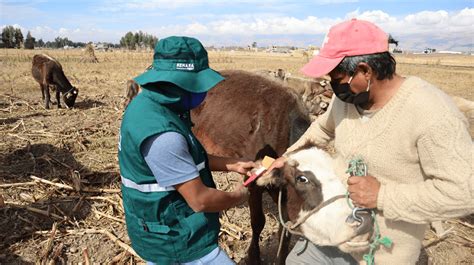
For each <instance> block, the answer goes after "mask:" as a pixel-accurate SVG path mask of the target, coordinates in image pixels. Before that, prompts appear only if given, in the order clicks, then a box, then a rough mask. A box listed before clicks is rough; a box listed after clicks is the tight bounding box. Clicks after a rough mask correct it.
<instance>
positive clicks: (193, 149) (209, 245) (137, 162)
mask: <svg viewBox="0 0 474 265" xmlns="http://www.w3.org/2000/svg"><path fill="white" fill-rule="evenodd" d="M174 101H176V100H175V99H172V98H169V97H166V96H164V95H162V94H160V93H157V92H153V91H149V90H147V89H143V90H142V92H141V93H140V94H139V95H137V97H136V98H135V99H134V100H133V101H132V102H131V103H130V104H129V105H128V107H127V109H126V111H125V113H124V116H123V121H122V125H121V128H120V136H119V137H120V139H119V155H118V157H119V165H120V175H121V177H122V196H123V205H124V209H125V219H126V223H127V231H128V235H129V237H130V240H131V242H132V247H133V249H134V250H135V251H136V252H137V254H138V255H140V257H142V258H143V259H145V260H146V261H152V262H155V263H158V264H172V263H181V262H189V261H193V260H196V259H199V258H201V257H203V256H205V255H206V254H208V253H210V252H211V251H212V250H213V249H214V248H216V247H217V246H218V244H217V242H218V241H217V240H218V238H217V237H218V233H219V229H220V224H219V214H218V213H203V212H199V213H196V212H194V211H193V210H192V209H191V208H190V207H189V206H188V204H187V203H186V201H185V200H184V198H183V197H182V196H181V194H179V192H177V191H175V190H174V188H172V187H171V188H163V187H160V186H159V185H158V183H157V182H156V180H155V177H154V176H153V173H152V172H151V171H150V169H149V168H148V165H147V164H146V162H145V160H144V158H143V156H142V154H141V152H140V146H141V144H142V143H143V141H144V140H145V139H147V138H148V137H150V136H153V135H155V134H159V133H163V132H168V131H174V132H177V133H180V134H182V135H183V136H184V137H185V138H186V140H187V143H188V146H189V151H190V153H191V156H192V158H193V160H194V162H195V163H196V165H197V166H198V169H199V175H200V177H201V180H202V182H203V183H204V185H206V186H208V187H213V188H215V183H214V181H213V179H212V175H211V172H210V170H209V163H208V159H207V155H206V152H205V150H204V148H203V147H202V145H201V144H200V143H199V141H198V140H197V139H196V137H195V136H194V135H193V133H192V132H191V121H190V118H189V113H187V115H184V116H186V117H183V115H181V117H180V115H178V114H177V113H175V112H174V111H172V110H171V109H170V108H168V107H166V106H165V105H166V104H169V103H171V102H174Z"/></svg>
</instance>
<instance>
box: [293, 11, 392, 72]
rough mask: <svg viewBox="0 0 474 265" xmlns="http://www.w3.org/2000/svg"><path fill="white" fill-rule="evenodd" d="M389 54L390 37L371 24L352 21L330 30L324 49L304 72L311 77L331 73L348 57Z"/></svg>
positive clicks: (362, 21) (305, 67)
mask: <svg viewBox="0 0 474 265" xmlns="http://www.w3.org/2000/svg"><path fill="white" fill-rule="evenodd" d="M386 51H388V35H387V34H386V33H385V32H384V31H383V30H381V29H380V28H379V27H377V26H376V25H374V24H372V23H371V22H368V21H364V20H358V19H355V18H353V19H351V20H349V21H345V22H342V23H339V24H337V25H335V26H333V27H331V28H330V29H329V32H328V34H327V35H326V38H324V41H323V44H322V46H321V50H320V52H319V54H318V55H316V56H315V57H314V58H313V59H311V61H310V62H309V63H307V64H306V65H305V66H303V68H301V71H302V72H303V73H304V74H306V75H308V76H311V77H321V76H323V75H326V74H328V73H329V72H331V71H332V70H333V69H334V68H336V66H337V65H338V64H339V63H340V62H341V61H342V59H344V57H346V56H354V55H365V54H373V53H381V52H386Z"/></svg>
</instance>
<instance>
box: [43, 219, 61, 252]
mask: <svg viewBox="0 0 474 265" xmlns="http://www.w3.org/2000/svg"><path fill="white" fill-rule="evenodd" d="M57 226H58V224H57V223H56V222H54V223H53V226H52V228H51V234H50V235H49V239H48V242H47V243H46V246H45V248H44V250H43V252H42V253H41V260H46V259H47V258H48V255H49V252H50V251H51V247H52V246H53V241H54V236H55V235H56V229H57Z"/></svg>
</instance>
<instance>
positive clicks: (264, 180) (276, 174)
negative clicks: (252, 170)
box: [257, 165, 286, 187]
mask: <svg viewBox="0 0 474 265" xmlns="http://www.w3.org/2000/svg"><path fill="white" fill-rule="evenodd" d="M284 167H286V165H285V166H284ZM284 167H283V168H274V169H272V170H271V171H269V172H265V173H264V174H263V175H262V176H261V177H259V178H258V179H257V185H258V186H274V187H280V186H284V185H286V179H285V178H284V176H283V172H284Z"/></svg>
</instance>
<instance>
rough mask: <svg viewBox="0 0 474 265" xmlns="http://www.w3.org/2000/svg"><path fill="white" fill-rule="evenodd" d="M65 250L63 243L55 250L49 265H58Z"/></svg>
mask: <svg viewBox="0 0 474 265" xmlns="http://www.w3.org/2000/svg"><path fill="white" fill-rule="evenodd" d="M63 248H64V243H61V244H59V246H57V247H56V248H55V249H54V251H53V256H52V257H51V259H50V260H49V262H48V265H54V264H56V259H57V258H58V257H59V255H61V252H62V251H63Z"/></svg>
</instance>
